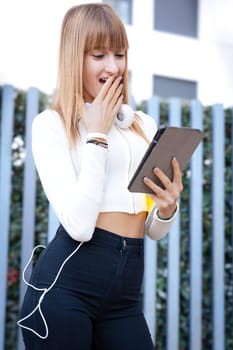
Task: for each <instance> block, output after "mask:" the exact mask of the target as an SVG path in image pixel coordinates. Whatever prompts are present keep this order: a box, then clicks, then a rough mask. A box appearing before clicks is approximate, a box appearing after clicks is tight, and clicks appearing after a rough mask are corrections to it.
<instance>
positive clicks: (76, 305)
mask: <svg viewBox="0 0 233 350" xmlns="http://www.w3.org/2000/svg"><path fill="white" fill-rule="evenodd" d="M77 245H78V242H77V241H75V240H73V239H72V238H71V237H70V236H69V235H68V233H67V232H66V231H65V230H64V228H63V227H62V226H60V227H59V228H58V231H57V233H56V236H55V238H54V239H53V240H52V241H51V242H50V243H49V245H48V247H47V248H46V249H45V250H44V251H43V252H42V253H41V255H40V257H39V259H38V261H37V263H36V265H35V267H34V269H33V273H32V276H31V280H30V282H31V283H32V284H33V285H36V286H37V287H38V288H48V287H49V286H50V285H51V283H52V282H53V281H54V278H55V276H56V274H57V272H58V270H59V268H60V266H61V265H62V263H63V261H64V260H65V259H66V258H67V256H68V255H69V254H71V253H72V251H74V249H75V248H76V247H77ZM143 259H144V257H143V239H136V238H124V237H121V236H119V235H116V234H114V233H111V232H109V231H105V230H102V229H99V228H96V229H95V232H94V235H93V238H92V239H91V240H90V241H89V242H86V243H83V245H82V246H81V247H80V249H79V250H78V251H77V252H76V253H75V254H74V255H73V256H72V257H71V258H70V259H69V260H68V261H67V263H66V264H65V265H64V267H63V269H62V272H61V274H60V276H59V278H58V280H57V282H56V283H55V285H54V287H53V288H52V289H51V290H50V291H49V292H48V293H47V294H46V295H45V296H44V299H43V301H42V303H41V311H42V313H43V315H44V317H45V320H46V323H47V325H48V337H47V338H46V339H40V338H39V337H38V336H37V335H35V334H34V333H32V332H31V331H29V330H25V329H23V338H24V342H25V346H26V350H39V349H40V350H42V349H43V350H44V349H46V350H67V349H68V350H153V349H154V347H153V343H152V340H151V336H150V334H149V331H148V327H147V325H146V322H145V319H144V316H143V313H142V310H141V306H140V289H141V283H142V278H143ZM41 294H42V292H41V291H36V290H33V289H32V288H31V287H28V289H27V292H26V295H25V298H24V302H23V305H22V309H21V317H24V316H25V315H28V314H29V313H30V312H31V311H32V310H33V309H34V308H35V306H36V305H37V303H38V300H39V298H40V296H41ZM23 324H24V325H26V326H27V327H30V328H33V329H34V330H36V331H37V332H38V333H39V334H42V335H43V334H45V325H44V323H43V321H42V318H41V315H40V313H39V311H38V310H37V311H36V312H35V313H34V314H33V315H32V316H31V317H30V318H28V319H27V320H25V321H24V322H23Z"/></svg>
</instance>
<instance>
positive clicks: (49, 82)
mask: <svg viewBox="0 0 233 350" xmlns="http://www.w3.org/2000/svg"><path fill="white" fill-rule="evenodd" d="M82 2H92V1H87V0H86V1H72V0H60V1H59V0H50V1H47V0H40V1H39V0H38V1H31V0H21V1H18V0H8V1H2V2H1V3H0V50H1V54H0V84H1V85H2V84H5V83H9V84H14V85H15V86H16V87H19V88H23V89H27V88H28V87H30V86H37V87H39V88H40V89H41V90H43V91H45V92H48V93H51V92H52V91H53V89H54V87H55V84H56V73H57V50H58V40H59V32H60V26H61V21H62V18H63V16H64V14H65V12H66V11H67V9H68V8H69V7H71V6H73V5H76V4H78V3H82ZM96 2H99V1H96ZM153 6H154V1H153V0H144V1H142V0H134V2H133V26H126V28H127V32H128V36H129V42H130V51H129V69H130V71H131V76H132V84H131V87H132V94H133V95H134V96H135V98H136V101H137V102H141V100H144V99H148V98H149V97H150V96H151V95H152V88H153V75H155V74H156V75H162V76H166V77H171V78H178V79H187V80H191V81H197V83H198V98H199V99H200V100H201V101H202V103H203V104H205V105H208V104H213V103H224V105H225V106H230V105H233V64H232V62H233V24H232V23H233V22H232V14H233V2H232V1H231V0H200V5H199V38H198V39H193V38H188V37H185V36H180V35H172V34H169V33H165V32H159V31H154V30H153V16H154V9H153Z"/></svg>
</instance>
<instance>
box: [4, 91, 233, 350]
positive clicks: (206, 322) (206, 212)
mask: <svg viewBox="0 0 233 350" xmlns="http://www.w3.org/2000/svg"><path fill="white" fill-rule="evenodd" d="M1 92H2V91H1V90H0V101H1ZM25 98H26V97H25V92H24V91H19V90H16V91H15V123H14V141H13V149H12V196H11V219H10V237H9V240H10V246H9V267H8V290H7V318H6V335H5V342H6V345H5V350H15V349H16V340H17V326H16V321H17V317H18V291H19V266H20V248H21V229H22V227H21V226H22V199H23V198H22V189H23V184H22V182H23V170H24V164H23V159H24V144H23V140H24V132H25ZM48 103H49V98H48V96H46V95H44V94H42V93H41V94H40V110H43V109H44V108H46V106H47V105H48ZM142 106H145V103H144V104H143V105H142ZM142 106H140V107H142ZM167 107H168V106H167V103H166V102H165V103H162V104H161V111H160V114H161V122H162V123H165V124H166V123H167V121H168V108H167ZM189 118H190V115H189V108H188V106H187V105H183V108H182V120H183V125H187V126H188V125H189ZM225 123H226V138H225V162H226V169H225V180H226V185H225V305H226V308H225V319H226V328H225V337H226V349H227V350H228V349H232V346H233V337H232V329H233V319H232V310H233V301H232V299H233V298H232V291H233V285H232V284H233V282H232V281H233V276H232V256H233V252H232V187H231V181H232V180H231V176H232V174H231V169H232V164H231V162H232V159H231V154H232V144H231V128H232V115H231V111H230V110H226V111H225ZM211 124H212V120H211V114H210V108H205V109H204V160H203V161H204V175H203V193H204V197H203V223H204V224H203V281H202V283H203V299H202V307H203V313H202V322H203V323H202V331H203V332H202V348H203V349H205V350H207V349H211V346H212V345H211V341H212V323H211V317H212V309H211V307H212V306H211V298H212V295H211V293H212V288H211V284H212V279H211V259H212V258H211V244H212V241H211V240H212V236H211V229H212V228H211V223H212V220H213V218H212V213H211V192H212V184H211V172H212V165H211ZM183 181H184V191H183V194H182V198H181V240H180V242H181V247H180V254H181V259H180V307H181V312H180V346H179V349H181V350H185V349H188V347H189V345H188V340H189V301H190V287H189V278H190V276H189V271H190V261H189V228H188V225H189V176H188V169H187V171H186V172H185V173H184V177H183ZM46 231H47V200H46V198H45V195H44V193H43V191H42V189H41V186H40V182H39V181H38V186H37V198H36V236H35V244H36V243H41V244H45V243H46ZM158 256H159V259H158V277H157V310H156V311H157V325H158V329H157V350H163V349H165V348H166V346H165V344H166V275H167V240H166V239H163V240H161V241H159V243H158Z"/></svg>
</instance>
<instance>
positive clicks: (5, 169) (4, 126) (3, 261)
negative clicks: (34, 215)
mask: <svg viewBox="0 0 233 350" xmlns="http://www.w3.org/2000/svg"><path fill="white" fill-rule="evenodd" d="M1 114H2V119H1V139H0V142H1V151H0V225H1V254H0V281H1V283H0V349H1V350H3V349H4V339H5V326H4V325H5V318H6V292H7V270H8V248H9V224H10V201H11V142H12V134H13V122H14V89H13V87H12V86H10V85H6V86H4V87H3V91H2V111H1Z"/></svg>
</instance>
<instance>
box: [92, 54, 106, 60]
mask: <svg viewBox="0 0 233 350" xmlns="http://www.w3.org/2000/svg"><path fill="white" fill-rule="evenodd" d="M93 57H94V58H96V59H100V58H103V57H104V55H103V54H102V53H95V54H94V55H93Z"/></svg>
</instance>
